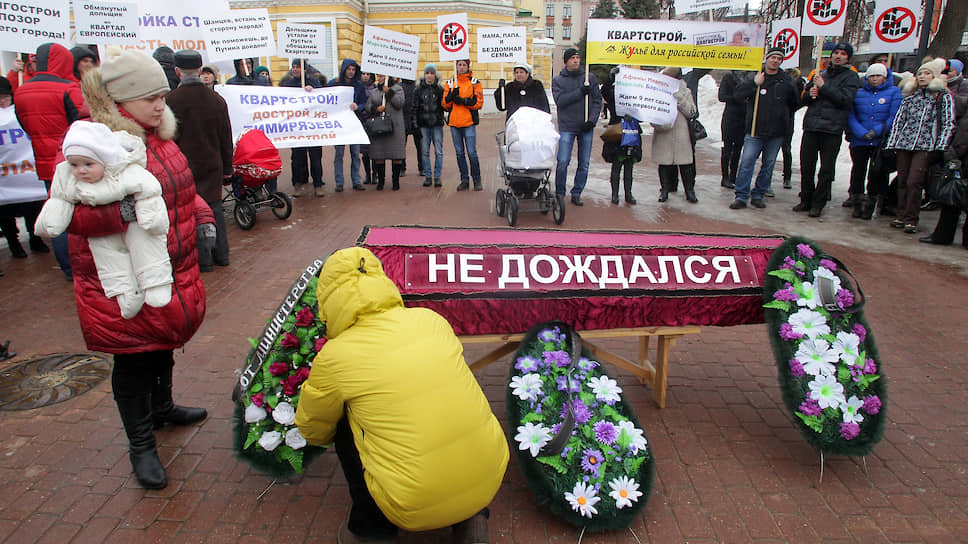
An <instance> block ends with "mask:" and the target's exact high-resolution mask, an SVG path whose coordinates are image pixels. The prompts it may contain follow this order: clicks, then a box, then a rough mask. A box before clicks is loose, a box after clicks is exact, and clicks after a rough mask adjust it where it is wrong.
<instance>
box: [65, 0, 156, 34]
mask: <svg viewBox="0 0 968 544" xmlns="http://www.w3.org/2000/svg"><path fill="white" fill-rule="evenodd" d="M74 32H75V33H76V40H77V42H78V43H96V44H101V45H137V44H139V43H141V39H140V38H138V4H137V3H135V2H130V3H129V2H98V1H92V0H86V1H84V2H75V3H74Z"/></svg>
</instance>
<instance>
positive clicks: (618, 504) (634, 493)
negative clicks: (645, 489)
mask: <svg viewBox="0 0 968 544" xmlns="http://www.w3.org/2000/svg"><path fill="white" fill-rule="evenodd" d="M608 486H609V487H611V488H612V490H611V491H610V492H609V493H608V496H609V497H612V498H613V499H615V508H618V509H622V508H625V507H628V506H632V503H633V502H638V500H639V497H641V496H642V492H641V491H639V484H638V483H636V481H635V480H633V479H631V478H629V477H627V476H620V477H618V478H615V479H614V480H612V481H611V482H609V483H608Z"/></svg>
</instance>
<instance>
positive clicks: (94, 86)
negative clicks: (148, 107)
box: [81, 68, 178, 140]
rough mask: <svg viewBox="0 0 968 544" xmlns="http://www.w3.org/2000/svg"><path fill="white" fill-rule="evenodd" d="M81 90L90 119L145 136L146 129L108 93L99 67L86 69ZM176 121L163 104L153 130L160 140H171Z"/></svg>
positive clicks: (112, 127)
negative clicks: (159, 117)
mask: <svg viewBox="0 0 968 544" xmlns="http://www.w3.org/2000/svg"><path fill="white" fill-rule="evenodd" d="M81 91H82V92H83V93H84V100H86V101H87V105H88V107H89V108H90V110H91V120H92V121H96V122H98V123H104V124H105V125H107V126H108V128H110V129H111V130H113V131H119V130H123V131H125V132H127V133H128V134H132V135H134V136H137V137H139V138H141V139H144V138H145V135H146V133H147V131H148V129H146V128H145V127H144V126H142V125H141V123H139V122H137V121H135V120H134V119H132V118H131V117H130V116H128V115H127V114H126V113H124V112H122V110H121V109H120V108H118V105H117V103H115V101H114V99H113V98H111V96H110V95H109V94H108V89H107V87H106V86H105V85H104V82H103V81H102V79H101V69H100V68H94V69H91V70H88V71H87V72H86V73H85V74H84V77H83V78H81ZM177 126H178V122H177V121H176V120H175V114H174V113H172V111H171V108H169V107H168V106H165V113H164V114H163V116H162V119H161V125H159V126H158V128H157V129H151V130H154V131H155V133H156V134H157V136H158V137H159V138H161V139H162V140H173V139H174V138H175V134H176V130H177Z"/></svg>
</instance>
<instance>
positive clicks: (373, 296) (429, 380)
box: [296, 247, 508, 544]
mask: <svg viewBox="0 0 968 544" xmlns="http://www.w3.org/2000/svg"><path fill="white" fill-rule="evenodd" d="M318 285H319V286H318V288H317V298H318V304H319V318H320V320H321V321H323V322H325V324H326V336H327V338H328V340H329V341H328V342H327V343H326V345H324V346H323V348H322V349H321V350H320V351H319V354H318V355H317V356H316V359H315V360H314V361H313V366H312V371H311V373H310V375H309V379H308V380H307V381H306V382H305V383H303V386H302V390H301V393H300V400H299V407H298V409H297V412H296V425H297V426H298V427H299V431H300V432H301V433H302V435H303V436H304V437H306V440H307V441H309V442H310V443H312V444H318V445H324V444H329V443H334V445H335V448H336V453H337V455H338V456H339V460H340V464H341V465H342V468H343V473H344V474H345V475H346V480H347V482H348V484H349V492H350V496H351V498H352V499H353V506H352V508H351V510H350V515H349V519H348V520H347V522H346V523H344V524H343V526H342V527H340V531H339V537H338V538H339V540H338V542H340V543H355V542H393V541H395V537H396V532H397V528H402V529H404V530H407V531H428V530H433V529H439V528H442V527H447V526H450V525H454V530H455V536H456V538H455V542H458V543H467V544H478V543H486V542H487V541H488V540H487V537H488V533H487V516H488V510H487V508H486V507H487V505H488V504H489V503H490V502H491V500H492V499H493V498H494V495H495V494H496V493H497V490H498V488H499V487H500V486H501V480H502V479H503V477H504V471H505V469H506V468H507V462H508V447H507V442H506V440H505V437H504V432H503V431H502V429H501V425H500V423H498V421H497V418H496V417H495V416H494V414H493V412H491V407H490V405H489V404H488V402H487V398H486V397H485V396H484V392H483V391H481V387H480V385H478V383H477V380H476V379H475V378H474V375H473V374H472V373H471V371H470V369H469V368H468V366H467V363H466V362H465V361H464V355H463V347H462V346H461V343H460V341H459V340H458V339H457V337H456V336H455V335H454V331H453V329H451V327H450V324H448V323H447V321H446V320H445V319H444V318H443V317H441V316H440V315H438V314H437V313H435V312H433V311H432V310H429V309H426V308H406V307H404V305H403V299H402V298H401V297H400V292H399V291H398V290H397V288H396V286H395V285H394V284H393V282H392V281H390V279H389V278H387V276H386V274H384V272H383V265H382V264H381V263H380V261H379V260H378V259H377V258H376V256H374V255H373V253H371V252H370V251H369V250H367V249H364V248H359V247H351V248H346V249H342V250H340V251H337V252H335V253H333V254H332V255H331V256H330V257H329V258H328V259H327V260H326V263H325V265H323V269H322V271H321V272H320V275H319V284H318Z"/></svg>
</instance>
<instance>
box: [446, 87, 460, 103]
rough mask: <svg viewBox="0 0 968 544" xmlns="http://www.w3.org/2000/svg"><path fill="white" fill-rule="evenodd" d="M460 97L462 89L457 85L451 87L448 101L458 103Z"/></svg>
mask: <svg viewBox="0 0 968 544" xmlns="http://www.w3.org/2000/svg"><path fill="white" fill-rule="evenodd" d="M459 98H460V90H459V89H457V88H456V87H455V88H453V89H451V90H450V92H449V93H447V101H448V102H452V103H455V104H456V103H457V100H458V99H459Z"/></svg>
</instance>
